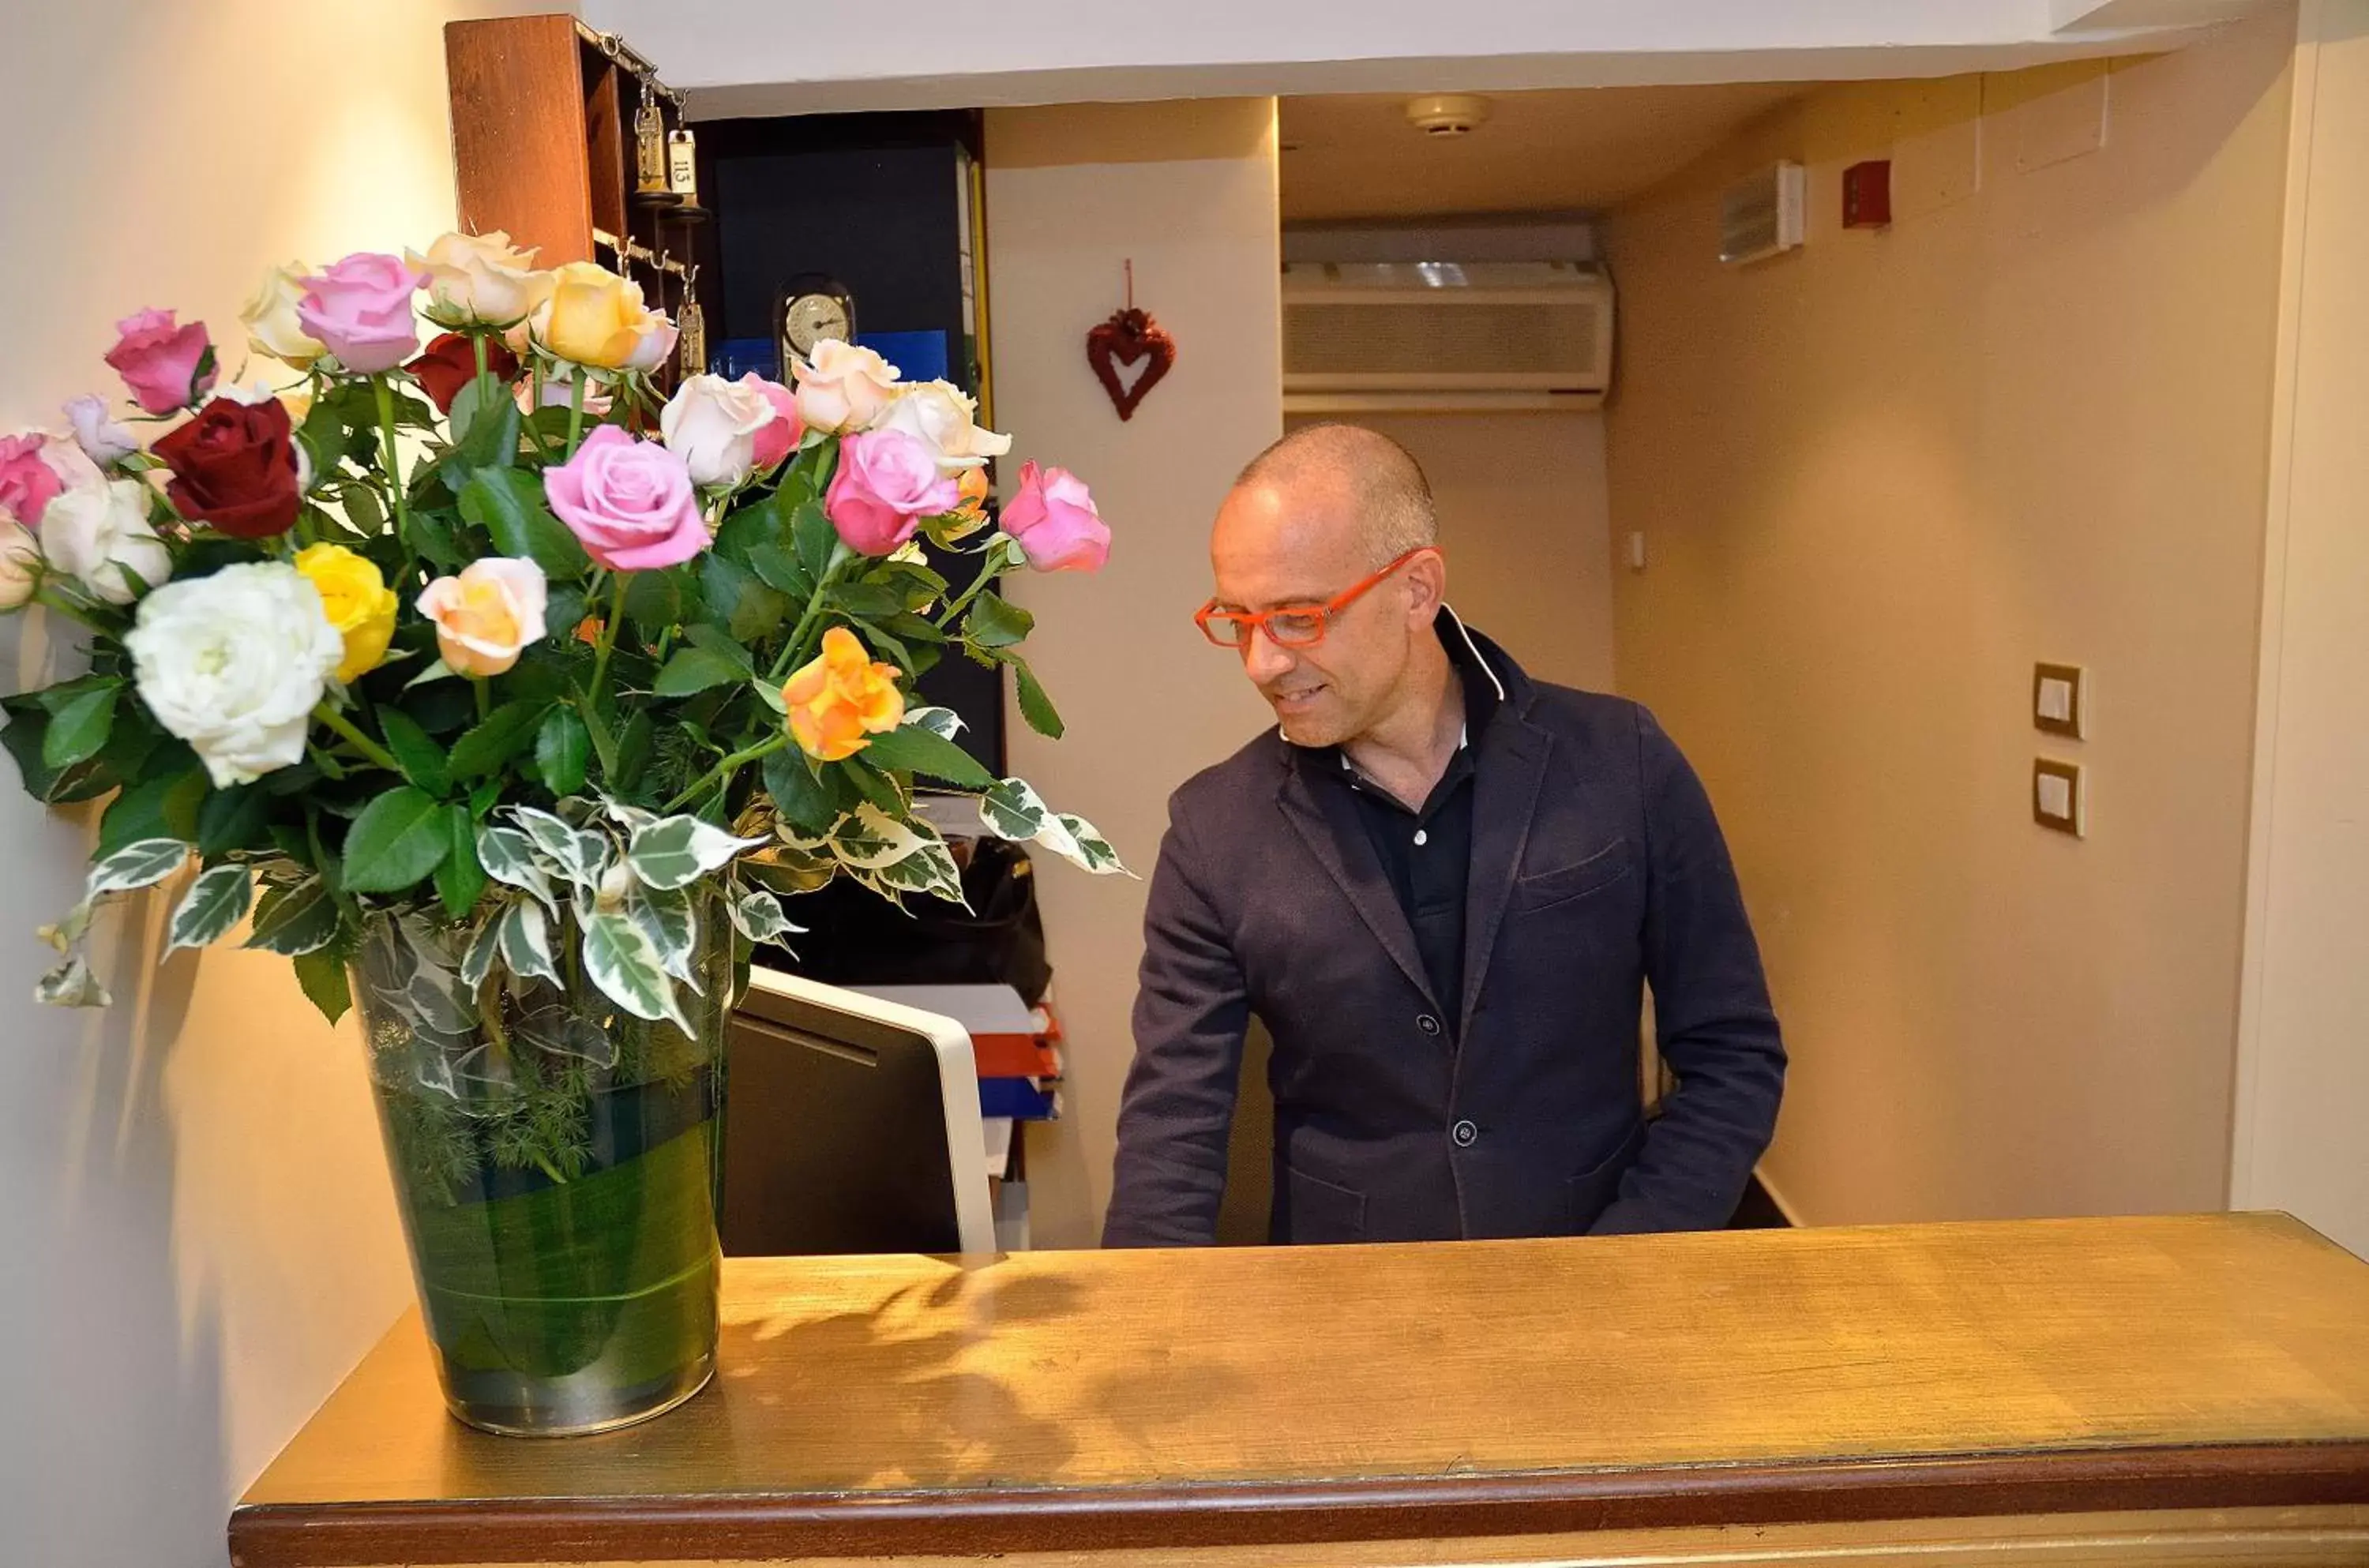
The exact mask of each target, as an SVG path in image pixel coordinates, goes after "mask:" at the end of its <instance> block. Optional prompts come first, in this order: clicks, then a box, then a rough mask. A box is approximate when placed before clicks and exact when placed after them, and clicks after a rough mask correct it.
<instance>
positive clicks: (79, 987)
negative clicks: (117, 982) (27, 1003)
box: [33, 954, 114, 1007]
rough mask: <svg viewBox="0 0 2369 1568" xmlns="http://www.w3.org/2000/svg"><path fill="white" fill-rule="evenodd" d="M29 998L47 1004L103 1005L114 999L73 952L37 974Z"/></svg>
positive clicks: (63, 1005) (54, 1005) (82, 960)
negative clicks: (60, 962)
mask: <svg viewBox="0 0 2369 1568" xmlns="http://www.w3.org/2000/svg"><path fill="white" fill-rule="evenodd" d="M33 1000H34V1001H39V1002H40V1003H42V1004H44V1005H45V1006H50V1007H106V1006H108V1005H109V1004H110V1003H111V1002H112V1001H113V1000H114V999H113V998H112V997H109V995H108V994H107V988H106V987H105V986H103V985H100V984H99V983H98V980H97V977H96V976H94V975H92V973H91V972H90V965H89V964H88V963H87V962H86V960H85V959H84V958H83V956H81V955H80V954H76V955H74V956H73V957H71V958H69V959H67V960H66V961H65V962H64V963H63V964H60V965H59V966H58V967H56V968H54V969H52V970H51V971H50V972H49V973H48V974H46V975H43V976H42V977H41V979H40V983H39V984H37V985H35V986H34V987H33Z"/></svg>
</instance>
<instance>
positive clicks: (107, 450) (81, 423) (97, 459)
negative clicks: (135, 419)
mask: <svg viewBox="0 0 2369 1568" xmlns="http://www.w3.org/2000/svg"><path fill="white" fill-rule="evenodd" d="M66 418H67V420H68V422H70V423H71V424H72V425H73V426H74V443H75V444H76V445H78V446H80V447H81V448H82V452H83V455H84V456H85V457H87V458H89V459H90V460H91V461H92V462H93V463H96V464H99V465H100V466H102V467H104V466H105V465H107V464H110V463H113V462H115V461H117V460H118V459H120V458H125V457H129V456H131V455H132V453H133V452H138V451H139V450H140V442H139V441H138V440H137V439H136V438H134V437H133V435H132V431H131V430H130V429H128V428H126V427H125V426H122V425H120V424H117V423H116V422H115V421H114V420H112V419H110V418H108V417H107V403H106V400H105V399H103V398H101V397H99V396H98V395H97V394H95V393H88V392H86V393H84V394H83V395H81V396H80V397H77V398H75V399H74V401H73V402H71V403H69V404H67V405H66Z"/></svg>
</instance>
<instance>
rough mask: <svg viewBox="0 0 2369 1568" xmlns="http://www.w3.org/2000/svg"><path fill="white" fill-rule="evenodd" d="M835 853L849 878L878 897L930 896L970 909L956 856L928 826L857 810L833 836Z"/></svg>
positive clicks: (868, 808)
mask: <svg viewBox="0 0 2369 1568" xmlns="http://www.w3.org/2000/svg"><path fill="white" fill-rule="evenodd" d="M830 848H831V853H832V854H833V855H835V856H836V857H837V858H838V860H839V861H840V863H841V864H843V865H845V866H846V867H847V869H848V875H850V876H853V877H854V878H855V879H856V880H857V881H859V882H861V883H863V884H864V886H865V887H869V888H871V889H872V890H873V891H874V892H876V893H883V894H886V895H887V896H888V897H890V898H897V897H898V896H900V895H903V894H906V893H926V894H929V895H931V896H932V897H933V898H944V899H945V900H946V901H947V902H948V903H952V904H961V905H963V907H964V908H966V909H967V908H969V907H970V906H969V904H968V903H967V901H966V900H965V899H964V898H963V891H962V873H961V870H960V868H959V867H957V866H956V864H955V857H954V852H953V851H951V850H949V849H948V848H947V847H946V841H945V840H944V839H942V838H940V837H939V836H938V830H936V829H935V828H933V827H931V826H930V825H929V824H928V823H926V822H921V821H916V820H906V821H899V820H898V819H897V818H893V817H891V816H889V815H888V814H887V812H885V811H882V810H881V809H880V808H879V807H875V806H871V805H864V806H861V807H857V808H856V809H855V812H854V813H853V815H852V816H848V817H842V818H840V821H839V826H838V827H836V828H834V829H833V830H831V839H830Z"/></svg>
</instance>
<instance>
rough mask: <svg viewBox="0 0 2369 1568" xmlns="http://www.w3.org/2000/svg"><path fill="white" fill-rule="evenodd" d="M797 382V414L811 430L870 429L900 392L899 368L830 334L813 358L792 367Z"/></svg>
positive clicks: (845, 431) (846, 432) (842, 432)
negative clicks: (808, 362) (890, 399)
mask: <svg viewBox="0 0 2369 1568" xmlns="http://www.w3.org/2000/svg"><path fill="white" fill-rule="evenodd" d="M791 370H792V372H793V373H794V374H795V376H796V378H797V383H798V418H800V419H801V420H803V421H804V422H805V423H806V426H807V429H815V430H829V431H830V432H831V433H832V434H833V435H842V436H844V435H853V433H855V432H856V431H858V430H868V429H871V428H872V424H873V421H874V420H875V419H877V418H880V415H881V413H882V411H883V410H885V409H886V408H887V406H888V400H889V398H890V397H892V396H894V395H896V390H897V367H896V366H894V365H892V364H890V363H889V362H888V361H886V360H884V359H882V358H881V357H880V356H879V354H878V353H877V352H876V351H875V350H873V349H857V348H853V347H851V346H850V345H848V344H845V343H841V342H840V341H838V340H837V339H836V338H824V339H823V340H822V341H821V342H819V343H818V344H816V345H815V351H814V363H812V364H810V365H796V364H794V365H792V366H791Z"/></svg>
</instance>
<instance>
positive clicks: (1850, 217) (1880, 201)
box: [1843, 158, 1892, 229]
mask: <svg viewBox="0 0 2369 1568" xmlns="http://www.w3.org/2000/svg"><path fill="white" fill-rule="evenodd" d="M1891 222H1892V160H1891V159H1890V158H1870V159H1869V160H1867V162H1865V163H1863V164H1853V165H1851V166H1850V167H1848V168H1847V169H1845V170H1843V227H1845V228H1847V229H1880V228H1883V226H1884V225H1885V224H1887V223H1891Z"/></svg>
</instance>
